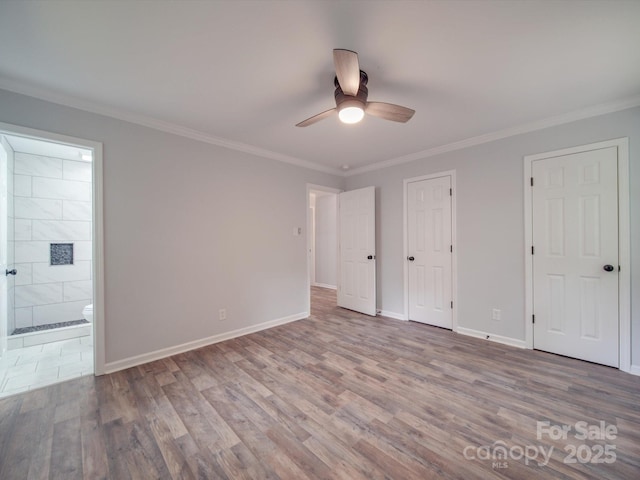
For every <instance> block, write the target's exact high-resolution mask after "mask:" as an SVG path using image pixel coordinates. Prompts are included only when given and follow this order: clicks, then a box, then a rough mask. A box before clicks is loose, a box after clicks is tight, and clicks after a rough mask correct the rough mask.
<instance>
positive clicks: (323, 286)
mask: <svg viewBox="0 0 640 480" xmlns="http://www.w3.org/2000/svg"><path fill="white" fill-rule="evenodd" d="M311 286H313V287H320V288H328V289H330V290H337V289H338V287H336V286H335V285H329V284H326V283H312V284H311Z"/></svg>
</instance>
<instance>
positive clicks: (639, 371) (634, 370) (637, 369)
mask: <svg viewBox="0 0 640 480" xmlns="http://www.w3.org/2000/svg"><path fill="white" fill-rule="evenodd" d="M627 373H630V374H631V375H640V365H631V368H630V369H629V371H628V372H627Z"/></svg>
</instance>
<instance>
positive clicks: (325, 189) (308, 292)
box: [305, 183, 344, 315]
mask: <svg viewBox="0 0 640 480" xmlns="http://www.w3.org/2000/svg"><path fill="white" fill-rule="evenodd" d="M314 190H315V191H320V192H328V193H335V194H336V195H338V194H340V193H342V192H343V191H344V190H340V189H339V188H333V187H326V186H324V185H316V184H313V183H307V190H306V192H307V199H306V201H305V205H306V206H307V213H306V219H307V228H306V232H307V234H306V248H307V290H306V295H307V315H311V254H310V252H309V250H310V248H311V242H312V240H313V239H312V238H311V229H310V228H309V225H310V224H311V214H310V210H311V202H310V201H309V200H310V194H311V192H312V191H314ZM337 208H338V209H339V208H340V199H339V198H338V200H337ZM339 243H340V221H339V220H338V219H337V218H336V252H337V251H338V247H339ZM338 257H339V255H336V283H338V284H339V283H340V278H339V277H338V275H339V274H340V260H339V258H338Z"/></svg>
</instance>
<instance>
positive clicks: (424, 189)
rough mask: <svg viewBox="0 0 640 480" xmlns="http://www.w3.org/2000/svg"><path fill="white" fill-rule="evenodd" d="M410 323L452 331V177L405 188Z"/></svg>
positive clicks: (426, 181)
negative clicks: (419, 323) (450, 329)
mask: <svg viewBox="0 0 640 480" xmlns="http://www.w3.org/2000/svg"><path fill="white" fill-rule="evenodd" d="M407 195H408V198H407V207H408V208H407V215H408V218H407V229H408V231H407V234H408V245H407V253H408V256H407V262H408V265H409V320H415V321H417V322H422V323H428V324H429V325H435V326H438V327H444V328H452V327H453V320H452V318H453V315H452V282H451V273H452V253H451V252H452V249H453V245H452V241H451V239H452V231H451V228H452V225H451V177H450V176H443V177H437V178H430V179H427V180H421V181H416V182H409V183H408V184H407Z"/></svg>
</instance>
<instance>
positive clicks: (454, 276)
mask: <svg viewBox="0 0 640 480" xmlns="http://www.w3.org/2000/svg"><path fill="white" fill-rule="evenodd" d="M439 177H451V190H452V191H453V195H451V244H452V245H453V252H452V253H451V300H452V301H453V308H452V309H451V331H452V332H457V331H458V248H457V246H458V242H457V233H456V230H457V228H456V225H457V220H456V210H457V208H456V192H457V190H456V171H455V170H445V171H443V172H436V173H431V174H428V175H421V176H419V177H411V178H405V179H403V180H402V231H403V236H404V238H403V245H402V264H403V279H404V314H403V318H402V319H403V320H409V265H408V263H407V256H408V255H409V253H408V252H409V219H408V218H407V216H408V215H409V184H410V183H412V182H420V181H422V180H431V179H433V178H439Z"/></svg>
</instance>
